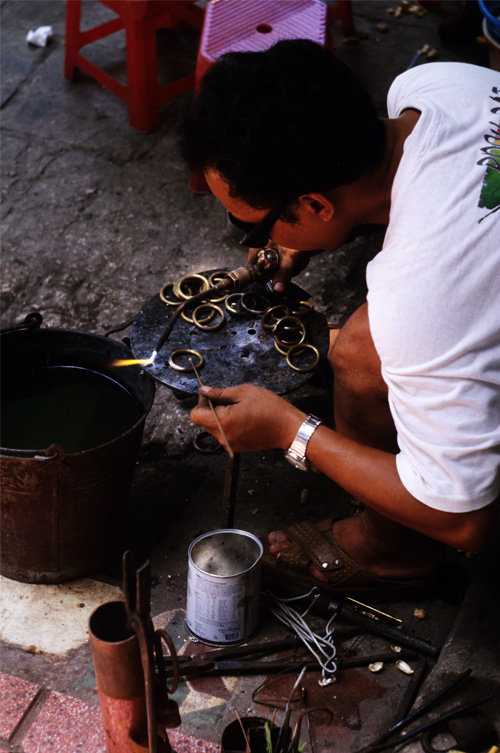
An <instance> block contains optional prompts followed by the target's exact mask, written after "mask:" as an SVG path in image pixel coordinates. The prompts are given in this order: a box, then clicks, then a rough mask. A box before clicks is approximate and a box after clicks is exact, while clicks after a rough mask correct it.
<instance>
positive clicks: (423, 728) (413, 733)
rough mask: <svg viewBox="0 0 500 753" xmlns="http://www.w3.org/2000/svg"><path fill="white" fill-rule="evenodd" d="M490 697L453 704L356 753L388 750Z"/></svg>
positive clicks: (463, 712)
mask: <svg viewBox="0 0 500 753" xmlns="http://www.w3.org/2000/svg"><path fill="white" fill-rule="evenodd" d="M492 698H493V696H492V695H486V696H484V697H483V698H478V699H477V700H475V701H471V702H470V703H464V704H462V705H461V706H455V708H453V709H450V711H447V712H446V713H445V714H442V715H441V716H440V717H439V718H438V719H433V720H432V721H430V722H425V724H421V725H420V727H416V728H415V729H412V730H410V732H407V733H406V734H405V735H401V736H400V737H398V738H396V740H391V741H390V742H386V743H383V744H382V745H367V746H366V747H365V748H362V749H361V750H360V751H357V753H379V752H380V751H383V750H388V749H389V748H395V747H396V745H401V744H402V743H406V742H407V741H408V740H411V739H412V738H414V737H417V736H418V735H420V734H421V733H422V732H426V731H427V730H429V729H433V728H434V727H439V726H441V725H442V724H444V722H447V721H448V719H453V718H454V717H456V716H460V715H461V714H466V713H467V712H469V711H471V710H472V709H474V708H476V706H479V705H480V704H481V703H486V701H491V699H492Z"/></svg>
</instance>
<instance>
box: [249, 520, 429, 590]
mask: <svg viewBox="0 0 500 753" xmlns="http://www.w3.org/2000/svg"><path fill="white" fill-rule="evenodd" d="M332 527H333V519H332V518H330V519H329V520H324V521H322V522H321V523H316V524H313V523H310V522H309V521H304V522H302V523H297V524H296V525H293V526H290V527H289V528H286V529H284V531H283V533H284V534H285V535H286V536H287V537H288V538H289V539H290V541H293V542H294V546H291V547H289V548H288V549H285V550H284V551H283V552H282V553H281V554H280V556H279V557H276V556H275V555H273V554H271V552H270V551H269V543H268V542H264V541H263V542H262V543H263V544H264V556H263V559H262V565H263V575H264V580H265V581H267V583H268V584H272V585H274V586H276V585H278V586H279V589H280V593H281V594H282V595H286V594H287V593H290V594H291V595H296V594H297V586H301V587H303V588H304V590H309V589H310V588H312V587H313V586H316V587H318V588H319V589H320V591H321V592H323V593H328V594H331V595H332V596H352V597H370V598H372V599H376V600H378V601H384V600H393V599H409V598H413V597H415V596H420V595H422V594H423V593H425V592H426V591H429V590H430V588H431V587H432V586H433V584H434V582H435V573H430V574H429V575H426V576H423V577H420V578H404V579H397V580H392V579H388V578H378V577H377V576H376V575H373V574H372V573H370V572H369V571H368V570H366V568H364V567H362V566H361V565H359V564H358V563H357V562H355V560H353V559H352V557H350V556H349V555H348V554H347V553H346V552H344V550H343V549H342V548H341V547H340V546H339V544H338V542H337V541H336V539H335V537H334V535H333V532H332ZM311 564H313V565H315V566H316V567H317V568H318V570H320V571H321V572H322V573H324V574H325V576H326V577H327V579H328V580H327V582H323V581H321V580H318V579H317V578H315V577H314V576H313V575H310V574H309V572H308V568H309V565H311ZM287 584H289V585H290V588H289V589H288V591H287Z"/></svg>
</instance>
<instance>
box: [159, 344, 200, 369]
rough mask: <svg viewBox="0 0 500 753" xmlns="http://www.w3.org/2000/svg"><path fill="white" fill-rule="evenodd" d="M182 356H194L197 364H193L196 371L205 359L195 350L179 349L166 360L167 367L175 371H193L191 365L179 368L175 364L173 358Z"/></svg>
mask: <svg viewBox="0 0 500 753" xmlns="http://www.w3.org/2000/svg"><path fill="white" fill-rule="evenodd" d="M182 355H192V356H196V358H197V359H198V363H195V364H194V365H195V366H196V368H197V369H200V368H201V367H202V366H203V364H204V363H205V359H204V358H203V356H202V355H201V353H198V351H197V350H190V349H189V348H179V349H178V350H174V351H173V352H172V353H171V354H170V358H169V359H168V365H169V366H170V368H171V369H175V371H194V367H193V365H192V364H191V363H190V364H189V366H179V364H177V363H175V361H174V358H177V356H182Z"/></svg>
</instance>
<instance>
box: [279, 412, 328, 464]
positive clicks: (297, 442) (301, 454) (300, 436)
mask: <svg viewBox="0 0 500 753" xmlns="http://www.w3.org/2000/svg"><path fill="white" fill-rule="evenodd" d="M320 423H321V420H320V419H319V418H316V416H313V415H312V413H310V414H309V415H308V417H307V418H306V420H305V421H304V423H303V424H302V425H301V427H300V429H299V430H298V432H297V435H296V437H295V439H294V440H293V442H292V444H291V445H290V447H289V448H288V450H287V451H286V452H285V457H286V459H287V460H288V462H289V463H291V464H292V465H294V466H295V467H296V468H300V470H301V471H308V470H309V468H310V467H311V464H310V462H309V461H308V459H307V458H306V450H307V443H308V442H309V440H310V438H311V436H312V434H313V432H314V430H315V429H317V428H318V426H319V425H320Z"/></svg>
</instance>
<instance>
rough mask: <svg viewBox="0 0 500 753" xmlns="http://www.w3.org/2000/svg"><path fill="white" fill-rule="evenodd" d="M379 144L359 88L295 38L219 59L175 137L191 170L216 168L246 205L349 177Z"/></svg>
mask: <svg viewBox="0 0 500 753" xmlns="http://www.w3.org/2000/svg"><path fill="white" fill-rule="evenodd" d="M384 148H385V130H384V127H383V125H382V122H381V121H380V120H379V119H378V116H377V112H376V109H375V106H374V104H373V101H372V98H371V96H370V94H369V93H368V91H367V90H366V88H365V87H364V85H363V84H362V83H361V82H360V81H359V79H358V78H357V77H356V76H355V75H354V73H353V72H352V71H351V70H350V69H349V68H347V67H346V66H345V65H344V64H343V63H342V62H341V61H340V60H338V59H337V58H336V57H335V56H334V55H333V54H332V53H330V52H328V51H327V50H326V49H324V48H323V47H321V46H320V45H318V44H316V43H315V42H310V41H308V40H305V39H295V40H286V41H282V42H278V43H277V44H275V45H274V46H273V47H271V48H270V49H268V50H265V51H264V52H230V53H227V54H225V55H223V56H221V57H220V58H219V60H217V62H216V63H215V64H214V65H212V66H211V67H210V68H209V70H208V72H207V73H206V75H205V76H204V78H203V80H202V85H201V91H200V92H199V94H198V96H196V97H195V99H194V101H193V104H192V107H191V110H190V112H189V113H188V114H187V116H186V118H185V121H184V123H183V128H182V136H181V151H182V154H183V156H184V158H185V160H186V162H187V164H188V166H189V167H190V169H191V170H206V169H207V168H213V169H215V170H217V171H219V172H220V173H221V174H222V175H223V176H224V178H225V179H226V180H227V181H228V182H229V184H230V186H231V196H233V198H241V199H243V200H244V201H246V202H247V203H248V204H250V205H251V206H254V207H256V208H267V207H270V206H272V205H274V204H276V203H277V202H279V201H281V200H283V199H286V198H287V197H289V198H290V200H292V199H294V198H297V197H298V196H300V195H302V194H304V193H307V192H313V191H326V190H328V189H330V188H333V187H335V186H339V185H343V184H346V183H351V182H352V181H353V180H355V179H356V178H358V177H359V176H360V175H361V174H362V173H364V172H366V171H368V170H370V169H371V168H373V167H375V166H377V165H378V164H379V163H380V161H381V159H382V156H383V153H384Z"/></svg>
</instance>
